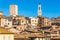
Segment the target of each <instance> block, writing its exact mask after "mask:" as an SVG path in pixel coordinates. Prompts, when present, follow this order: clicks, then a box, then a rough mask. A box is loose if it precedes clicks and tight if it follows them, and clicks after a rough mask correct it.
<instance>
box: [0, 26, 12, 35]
mask: <svg viewBox="0 0 60 40" xmlns="http://www.w3.org/2000/svg"><path fill="white" fill-rule="evenodd" d="M0 34H13V33H12V32H9V31H8V30H6V29H5V28H3V27H0Z"/></svg>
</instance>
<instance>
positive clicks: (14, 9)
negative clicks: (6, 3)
mask: <svg viewBox="0 0 60 40" xmlns="http://www.w3.org/2000/svg"><path fill="white" fill-rule="evenodd" d="M11 15H12V16H16V15H18V6H17V5H15V4H11V5H10V16H11Z"/></svg>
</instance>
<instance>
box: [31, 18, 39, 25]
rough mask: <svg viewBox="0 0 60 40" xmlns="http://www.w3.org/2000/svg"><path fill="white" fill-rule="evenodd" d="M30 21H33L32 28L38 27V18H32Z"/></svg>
mask: <svg viewBox="0 0 60 40" xmlns="http://www.w3.org/2000/svg"><path fill="white" fill-rule="evenodd" d="M30 21H31V26H37V24H38V18H35V17H30Z"/></svg>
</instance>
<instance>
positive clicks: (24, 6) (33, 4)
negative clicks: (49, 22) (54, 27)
mask: <svg viewBox="0 0 60 40" xmlns="http://www.w3.org/2000/svg"><path fill="white" fill-rule="evenodd" d="M39 1H40V4H41V5H42V16H46V17H50V18H51V17H57V16H60V0H39ZM39 1H38V0H0V11H2V12H3V14H4V15H6V16H9V11H10V10H9V6H10V4H16V5H17V6H18V14H19V15H24V16H28V17H29V16H38V12H37V11H38V3H39Z"/></svg>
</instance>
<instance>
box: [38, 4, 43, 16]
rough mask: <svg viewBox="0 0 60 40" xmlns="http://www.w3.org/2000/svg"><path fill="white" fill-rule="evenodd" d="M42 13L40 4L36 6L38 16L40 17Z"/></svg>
mask: <svg viewBox="0 0 60 40" xmlns="http://www.w3.org/2000/svg"><path fill="white" fill-rule="evenodd" d="M41 14H42V11H41V5H40V3H39V4H38V16H41Z"/></svg>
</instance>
